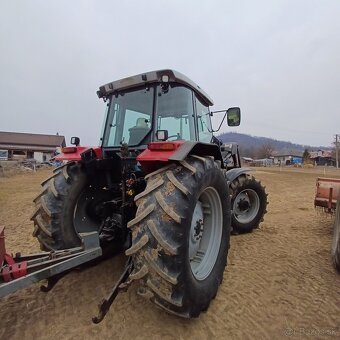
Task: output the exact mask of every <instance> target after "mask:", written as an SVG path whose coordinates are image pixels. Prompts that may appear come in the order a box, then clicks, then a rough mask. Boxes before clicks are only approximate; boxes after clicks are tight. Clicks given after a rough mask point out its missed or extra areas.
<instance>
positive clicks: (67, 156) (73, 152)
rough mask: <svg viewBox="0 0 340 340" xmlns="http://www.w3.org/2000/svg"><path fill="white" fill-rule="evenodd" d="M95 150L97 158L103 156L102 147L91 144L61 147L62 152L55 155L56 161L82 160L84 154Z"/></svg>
mask: <svg viewBox="0 0 340 340" xmlns="http://www.w3.org/2000/svg"><path fill="white" fill-rule="evenodd" d="M91 150H92V151H93V152H92V153H93V156H94V157H95V158H97V159H101V158H103V157H102V156H103V153H102V149H101V148H100V147H90V146H74V147H73V146H70V147H65V148H62V149H61V153H60V154H59V155H57V156H55V157H54V160H56V161H81V160H83V157H82V155H83V154H85V153H86V152H91Z"/></svg>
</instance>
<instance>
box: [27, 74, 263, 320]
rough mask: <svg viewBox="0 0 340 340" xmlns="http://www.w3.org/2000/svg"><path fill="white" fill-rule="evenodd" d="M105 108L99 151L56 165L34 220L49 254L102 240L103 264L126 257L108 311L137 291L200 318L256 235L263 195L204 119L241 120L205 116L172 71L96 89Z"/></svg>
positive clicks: (192, 89)
mask: <svg viewBox="0 0 340 340" xmlns="http://www.w3.org/2000/svg"><path fill="white" fill-rule="evenodd" d="M97 95H98V97H99V98H102V99H103V100H104V102H105V103H106V106H107V109H106V117H105V122H104V129H103V133H102V136H101V146H100V147H84V146H81V145H80V139H79V138H78V137H72V139H71V145H72V146H68V147H64V148H62V150H61V153H60V154H59V155H58V156H56V157H55V160H56V161H62V162H63V165H62V166H60V167H59V168H57V169H55V170H54V173H53V175H52V176H51V177H50V178H48V179H46V180H45V181H44V182H43V183H42V190H41V192H40V193H39V195H38V196H37V197H36V198H35V200H34V202H35V205H36V209H35V210H34V213H33V215H32V220H33V222H34V231H33V235H34V236H35V237H36V238H37V239H38V241H39V243H40V245H41V248H42V249H43V250H45V251H59V250H62V249H66V248H75V247H79V246H80V245H81V240H82V237H81V235H84V234H86V233H91V232H94V231H95V232H97V233H98V235H99V241H100V247H101V248H102V250H103V253H112V252H117V251H125V254H126V255H127V257H128V261H127V265H126V268H127V269H126V270H125V271H124V273H123V275H122V277H121V279H120V281H119V285H116V286H115V289H114V291H113V293H112V295H111V296H110V298H109V299H108V300H106V304H104V305H105V306H104V305H102V310H101V312H102V314H104V315H105V313H106V311H107V310H108V307H109V305H110V304H111V303H112V301H113V299H114V297H115V296H116V294H117V289H121V288H126V287H128V285H129V284H130V283H131V282H134V281H137V283H138V293H139V294H140V295H142V296H144V297H146V298H147V299H149V300H150V301H152V302H153V303H155V304H156V305H157V306H159V307H161V308H163V309H164V310H166V311H168V312H169V313H172V314H176V315H178V316H180V317H185V318H192V317H198V316H199V314H200V313H201V312H202V311H205V310H207V308H208V306H209V304H210V301H211V300H212V299H213V298H214V297H215V296H216V294H217V290H218V287H219V285H220V284H221V282H222V278H223V272H224V269H225V267H226V263H227V254H228V249H229V237H230V233H231V231H232V230H233V232H234V233H245V232H249V231H251V230H253V229H254V228H256V227H257V226H258V225H259V223H260V222H261V221H262V218H263V215H264V214H265V212H266V206H267V194H266V192H265V189H264V187H263V186H262V185H261V183H260V182H258V181H257V180H255V178H254V177H251V176H249V174H248V172H249V169H244V168H242V167H241V163H240V156H239V152H238V148H237V145H236V144H233V143H231V144H223V143H222V142H220V141H219V140H218V139H217V138H216V137H215V136H214V135H213V133H214V132H216V131H215V130H213V127H212V122H211V117H212V116H213V115H214V114H217V113H222V112H223V113H224V116H223V118H222V119H221V124H220V127H221V126H222V123H223V122H224V120H225V118H227V123H228V125H229V126H238V125H239V124H240V109H239V108H238V107H232V108H229V109H228V110H223V111H215V112H213V111H211V110H210V107H211V106H212V105H213V101H212V100H211V98H210V97H209V96H208V95H207V94H206V93H205V92H204V91H203V90H202V89H201V88H200V87H199V86H198V85H196V84H195V83H194V82H193V81H191V80H190V79H189V78H187V77H186V76H184V75H182V74H181V73H179V72H176V71H173V70H168V69H167V70H159V71H153V72H148V73H143V74H139V75H135V76H132V77H128V78H125V79H121V80H117V81H113V82H110V83H108V84H106V85H104V86H101V87H100V88H99V90H98V92H97Z"/></svg>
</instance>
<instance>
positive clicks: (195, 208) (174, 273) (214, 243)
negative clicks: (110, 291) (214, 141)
mask: <svg viewBox="0 0 340 340" xmlns="http://www.w3.org/2000/svg"><path fill="white" fill-rule="evenodd" d="M146 180H147V186H146V189H145V191H143V192H142V193H140V194H139V195H137V196H136V198H135V201H136V204H137V206H138V209H137V213H136V217H135V218H134V219H133V220H131V221H130V222H129V223H128V228H130V229H131V231H132V245H131V248H129V249H128V250H127V251H126V255H128V256H132V257H133V261H134V270H133V272H132V273H131V274H130V277H129V279H130V281H133V280H138V282H139V289H138V293H139V294H140V295H142V296H144V297H146V298H148V299H150V300H151V301H152V302H153V303H155V304H156V305H158V306H159V307H161V308H162V309H164V310H166V311H168V312H169V313H172V314H175V315H178V316H180V317H185V318H192V317H198V315H199V314H200V313H201V312H202V311H206V310H207V308H208V306H209V304H210V301H211V300H212V299H213V298H214V297H215V295H216V293H217V290H218V287H219V285H220V284H221V282H222V278H223V272H224V269H225V266H226V263H227V254H228V249H229V235H230V197H229V190H228V185H227V183H226V181H225V177H224V175H223V173H222V171H221V169H220V167H219V165H218V163H217V162H215V161H214V159H213V158H211V157H198V156H191V157H189V158H188V159H187V160H185V161H182V162H180V163H179V164H171V165H168V166H166V167H165V168H162V169H160V170H157V171H155V172H153V173H151V174H149V175H148V176H146Z"/></svg>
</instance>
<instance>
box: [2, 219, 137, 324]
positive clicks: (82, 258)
mask: <svg viewBox="0 0 340 340" xmlns="http://www.w3.org/2000/svg"><path fill="white" fill-rule="evenodd" d="M4 230H5V228H4V227H3V226H0V298H1V297H3V296H5V295H8V294H10V293H14V292H15V291H17V290H19V289H21V288H25V287H28V286H30V285H31V284H33V283H36V282H39V281H41V280H44V279H47V285H42V286H41V287H40V290H41V291H43V292H49V291H50V290H51V289H52V288H53V287H54V286H55V284H56V283H57V282H58V281H59V280H60V279H61V278H62V277H64V276H65V275H66V274H67V273H69V272H70V271H71V270H72V269H74V268H76V267H79V266H80V265H82V264H84V263H87V262H90V261H92V260H94V259H96V258H99V257H100V256H101V255H102V249H101V247H100V244H99V235H98V233H97V232H90V233H83V234H80V236H81V238H82V246H81V247H76V248H70V249H63V250H56V251H51V252H42V253H38V254H31V255H26V256H22V255H21V254H20V253H17V254H16V255H15V256H13V255H9V254H7V253H6V247H5V234H4ZM132 270H133V261H132V257H131V256H130V257H128V259H127V261H126V263H125V267H124V270H123V273H122V274H121V276H120V277H119V279H118V281H117V282H116V283H115V285H114V287H113V288H112V290H111V292H110V294H109V295H108V296H107V297H106V298H105V299H103V300H102V301H101V303H100V304H99V306H98V308H99V312H98V316H95V317H93V318H92V321H93V322H94V323H95V324H97V323H99V322H101V321H102V320H103V319H104V317H105V315H106V314H107V313H108V311H109V309H110V307H111V305H112V303H113V301H114V300H115V298H116V297H117V295H118V293H119V292H121V291H126V290H127V288H128V286H129V285H130V283H131V282H130V281H127V279H128V277H129V275H130V273H131V272H132Z"/></svg>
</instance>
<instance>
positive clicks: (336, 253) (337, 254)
mask: <svg viewBox="0 0 340 340" xmlns="http://www.w3.org/2000/svg"><path fill="white" fill-rule="evenodd" d="M331 255H332V261H333V265H334V268H335V269H336V270H337V271H338V272H339V273H340V198H339V199H338V201H337V204H336V210H335V221H334V234H333V242H332V250H331Z"/></svg>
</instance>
